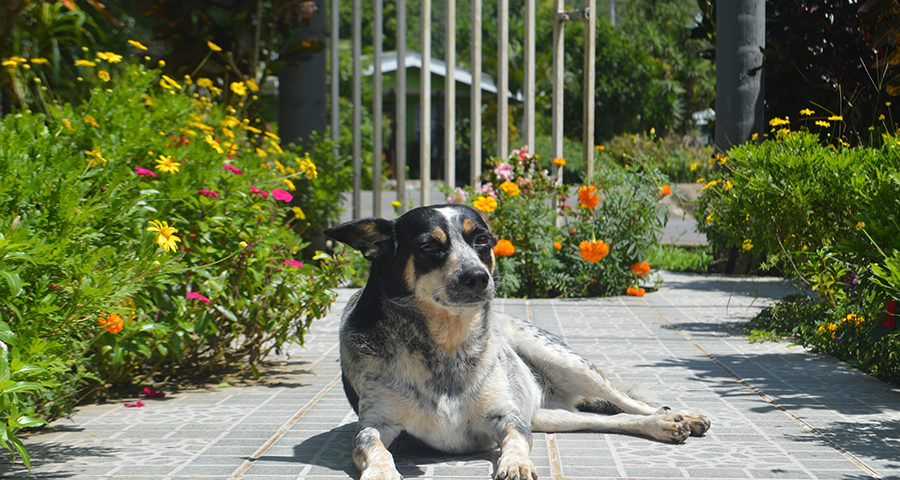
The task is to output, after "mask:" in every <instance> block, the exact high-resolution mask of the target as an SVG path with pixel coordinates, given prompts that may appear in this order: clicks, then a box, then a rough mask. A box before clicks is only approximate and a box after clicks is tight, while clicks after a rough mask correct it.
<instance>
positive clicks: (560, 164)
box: [553, 157, 566, 167]
mask: <svg viewBox="0 0 900 480" xmlns="http://www.w3.org/2000/svg"><path fill="white" fill-rule="evenodd" d="M553 164H554V165H556V166H557V167H565V166H566V159H565V158H562V157H556V158H554V159H553Z"/></svg>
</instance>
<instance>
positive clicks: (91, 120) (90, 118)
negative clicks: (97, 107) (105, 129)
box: [84, 115, 100, 128]
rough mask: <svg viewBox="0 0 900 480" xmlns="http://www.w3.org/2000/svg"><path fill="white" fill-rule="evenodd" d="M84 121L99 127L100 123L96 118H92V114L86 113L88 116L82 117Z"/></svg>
mask: <svg viewBox="0 0 900 480" xmlns="http://www.w3.org/2000/svg"><path fill="white" fill-rule="evenodd" d="M84 123H86V124H88V125H90V126H92V127H94V128H100V124H99V123H97V119H96V118H94V116H93V115H88V116H86V117H84Z"/></svg>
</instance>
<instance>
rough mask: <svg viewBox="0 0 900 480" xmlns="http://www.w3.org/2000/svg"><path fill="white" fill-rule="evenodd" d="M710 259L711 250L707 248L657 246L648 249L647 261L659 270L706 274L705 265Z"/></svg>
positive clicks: (711, 256)
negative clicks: (648, 256)
mask: <svg viewBox="0 0 900 480" xmlns="http://www.w3.org/2000/svg"><path fill="white" fill-rule="evenodd" d="M712 259H713V255H712V249H711V248H710V247H709V246H703V247H679V246H675V245H657V246H655V247H653V248H651V249H650V258H648V259H647V261H648V262H649V263H650V265H651V266H652V267H653V268H657V269H660V270H669V271H671V272H692V273H706V272H707V265H708V264H709V262H710V261H712Z"/></svg>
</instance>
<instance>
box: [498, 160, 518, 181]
mask: <svg viewBox="0 0 900 480" xmlns="http://www.w3.org/2000/svg"><path fill="white" fill-rule="evenodd" d="M494 173H495V174H496V175H497V176H498V177H500V178H502V179H503V180H506V181H508V182H510V181H512V178H513V167H512V165H510V164H508V163H506V162H503V163H501V164H500V165H497V168H495V169H494Z"/></svg>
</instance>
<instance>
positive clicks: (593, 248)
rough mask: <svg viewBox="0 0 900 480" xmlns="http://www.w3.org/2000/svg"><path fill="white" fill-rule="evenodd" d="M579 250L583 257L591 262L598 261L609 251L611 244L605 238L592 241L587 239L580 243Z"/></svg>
mask: <svg viewBox="0 0 900 480" xmlns="http://www.w3.org/2000/svg"><path fill="white" fill-rule="evenodd" d="M578 252H579V253H581V258H583V259H585V260H587V261H588V262H591V263H597V262H599V261H600V260H603V257H605V256H606V254H608V253H609V245H607V244H606V242H604V241H603V240H594V241H592V242H588V241H587V240H585V241H583V242H581V243H580V244H579V245H578Z"/></svg>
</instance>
